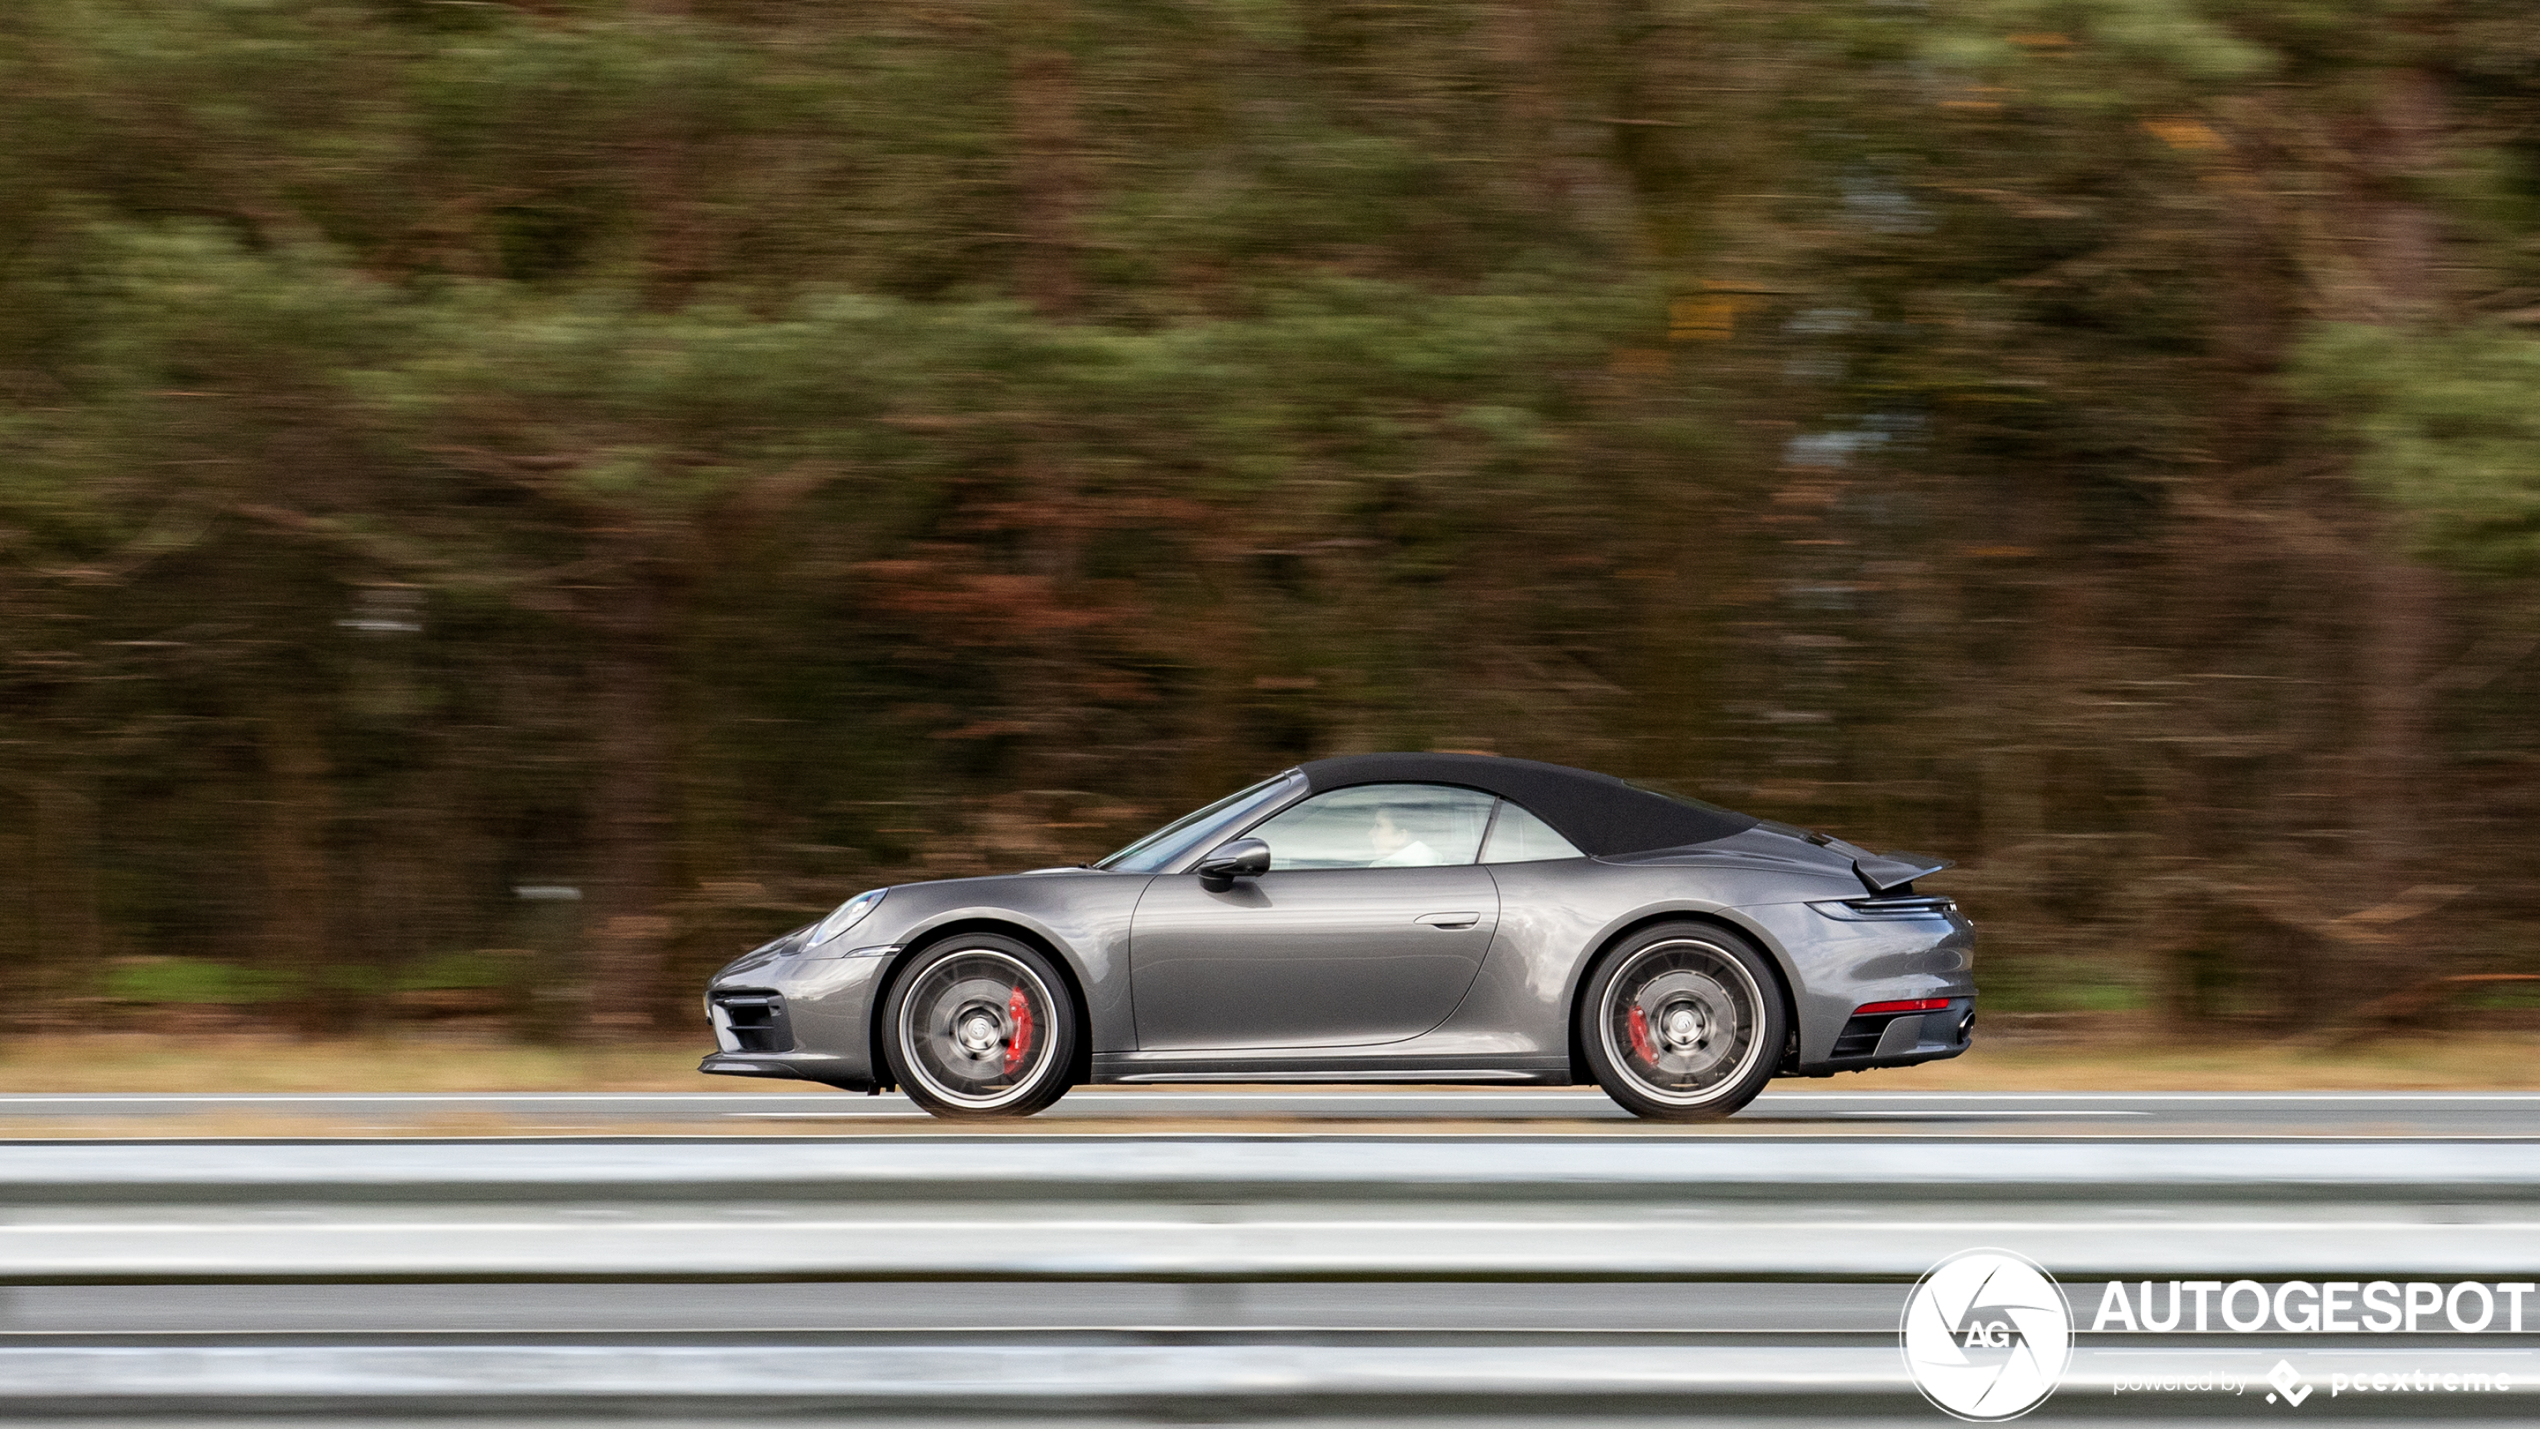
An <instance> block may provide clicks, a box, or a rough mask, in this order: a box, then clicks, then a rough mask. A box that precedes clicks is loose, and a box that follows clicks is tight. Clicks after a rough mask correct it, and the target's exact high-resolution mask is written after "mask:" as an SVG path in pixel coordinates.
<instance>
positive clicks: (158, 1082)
mask: <svg viewBox="0 0 2540 1429" xmlns="http://www.w3.org/2000/svg"><path fill="white" fill-rule="evenodd" d="M2101 1026H2102V1029H2103V1030H2101V1031H2100V1032H2098V1033H2097V1034H2096V1035H2093V1036H2088V1037H2079V1036H2073V1035H2064V1036H2060V1037H2055V1038H2044V1037H2035V1036H2031V1037H2012V1038H1995V1039H1991V1040H1984V1041H1980V1042H1979V1043H1978V1045H1977V1048H1976V1050H1975V1051H1973V1052H1970V1053H1968V1054H1967V1055H1966V1056H1964V1057H1961V1058H1958V1059H1956V1060H1954V1061H1948V1062H1935V1063H1932V1064H1929V1065H1927V1066H1921V1067H1910V1068H1904V1069H1901V1070H1895V1071H1882V1072H1869V1073H1864V1074H1862V1075H1859V1076H1845V1077H1837V1078H1834V1079H1831V1080H1828V1081H1822V1082H1785V1083H1782V1084H1781V1085H1782V1086H1784V1087H1786V1088H1789V1089H1792V1090H1803V1091H1804V1090H1825V1091H1837V1090H1840V1091H1878V1090H1894V1091H1911V1090H1935V1091H1939V1090H1947V1091H2073V1090H2087V1091H2273V1090H2301V1089H2315V1090H2365V1089H2386V1090H2411V1089H2424V1090H2476V1089H2483V1088H2484V1089H2499V1090H2512V1089H2529V1088H2540V1056H2535V1055H2534V1053H2535V1052H2540V1036H2535V1035H2534V1034H2532V1033H2529V1032H2510V1031H2479V1032H2470V1033H2459V1034H2453V1035H2449V1036H2442V1037H2406V1038H2382V1039H2377V1040H2374V1041H2370V1042H2365V1043H2361V1044H2357V1045H2331V1046H2321V1045H2318V1044H2316V1043H2285V1042H2264V1041H2254V1040H2238V1041H2219V1040H2218V1041H2213V1042H2205V1043H2198V1042H2187V1041H2178V1040H2159V1039H2155V1038H2152V1037H2150V1036H2148V1035H2145V1034H2144V1033H2143V1032H2142V1031H2140V1030H2138V1029H2133V1028H2128V1027H2127V1026H2125V1025H2124V1024H2123V1023H2105V1022H2103V1023H2102V1024H2101ZM705 1050H706V1049H705V1047H704V1046H703V1045H702V1043H701V1042H700V1043H677V1044H668V1045H655V1046H631V1047H611V1048H562V1047H523V1046H516V1045H508V1044H500V1043H487V1044H483V1045H470V1044H464V1043H451V1042H448V1041H436V1040H375V1041H322V1042H312V1041H296V1040H292V1039H289V1038H283V1037H266V1036H253V1035H237V1034H230V1035H217V1036H195V1037H182V1038H180V1037H166V1036H140V1035H131V1034H108V1035H96V1036H42V1037H30V1038H22V1039H19V1040H16V1041H13V1042H10V1043H7V1044H5V1045H0V1094H6V1093H29V1092H178V1093H182V1092H504V1091H518V1092H545V1091H556V1092H561V1091H592V1092H599V1091H623V1092H639V1091H640V1092H675V1091H714V1092H741V1093H748V1092H783V1091H794V1092H803V1091H809V1090H812V1088H810V1087H807V1086H805V1085H803V1084H801V1083H794V1082H771V1081H756V1080H752V1079H748V1078H742V1077H708V1076H702V1075H700V1074H699V1073H698V1072H697V1070H696V1065H697V1059H698V1057H699V1056H701V1055H703V1053H704V1052H705Z"/></svg>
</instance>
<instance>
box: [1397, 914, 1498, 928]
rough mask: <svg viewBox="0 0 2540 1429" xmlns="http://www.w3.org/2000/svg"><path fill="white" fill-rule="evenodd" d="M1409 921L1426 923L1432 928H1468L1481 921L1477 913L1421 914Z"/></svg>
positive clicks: (1480, 916)
mask: <svg viewBox="0 0 2540 1429" xmlns="http://www.w3.org/2000/svg"><path fill="white" fill-rule="evenodd" d="M1411 921H1412V922H1414V923H1426V924H1428V925H1429V926H1430V927H1432V928H1470V927H1472V926H1473V925H1474V924H1476V923H1478V922H1480V921H1482V915H1481V914H1479V913H1423V914H1421V915H1420V916H1419V917H1417V918H1414V919H1412V920H1411Z"/></svg>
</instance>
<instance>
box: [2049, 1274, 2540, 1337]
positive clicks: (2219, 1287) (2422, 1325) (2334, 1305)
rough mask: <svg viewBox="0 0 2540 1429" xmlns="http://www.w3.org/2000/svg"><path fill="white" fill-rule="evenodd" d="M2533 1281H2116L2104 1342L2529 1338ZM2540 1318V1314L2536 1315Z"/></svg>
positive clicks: (2094, 1325)
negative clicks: (2195, 1337)
mask: <svg viewBox="0 0 2540 1429" xmlns="http://www.w3.org/2000/svg"><path fill="white" fill-rule="evenodd" d="M2535 1289H2540V1285H2535V1284H2534V1282H2532V1281H2528V1280H2504V1281H2485V1280H2460V1281H2453V1282H2451V1283H2448V1284H2446V1283H2444V1282H2440V1281H2433V1280H2406V1281H2399V1280H2323V1281H2318V1282H2312V1281H2308V1280H2287V1281H2283V1282H2281V1283H2278V1284H2273V1285H2264V1284H2260V1283H2259V1282H2257V1281H2255V1280H2234V1281H2231V1282H2229V1283H2225V1282H2223V1281H2220V1280H2167V1281H2158V1280H2144V1281H2137V1282H2131V1283H2130V1282H2127V1281H2122V1280H2112V1281H2110V1282H2108V1284H2107V1286H2106V1288H2105V1289H2104V1290H2103V1291H2102V1292H2101V1294H2100V1296H2099V1313H2098V1315H2097V1316H2096V1317H2095V1318H2094V1319H2093V1320H2092V1322H2091V1326H2090V1329H2091V1332H2092V1333H2094V1334H2099V1333H2105V1332H2108V1331H2129V1332H2135V1333H2150V1334H2173V1333H2176V1334H2211V1333H2213V1332H2215V1331H2217V1330H2229V1331H2233V1332H2235V1333H2238V1334H2244V1335H2254V1334H2260V1333H2271V1334H2289V1335H2339V1334H2358V1333H2361V1334H2375V1335H2415V1334H2455V1335H2479V1334H2510V1335H2519V1334H2521V1333H2523V1310H2524V1300H2525V1298H2526V1297H2528V1296H2530V1295H2531V1294H2532V1293H2533V1291H2534V1290H2535ZM2533 1311H2534V1313H2535V1315H2540V1304H2535V1305H2534V1306H2533Z"/></svg>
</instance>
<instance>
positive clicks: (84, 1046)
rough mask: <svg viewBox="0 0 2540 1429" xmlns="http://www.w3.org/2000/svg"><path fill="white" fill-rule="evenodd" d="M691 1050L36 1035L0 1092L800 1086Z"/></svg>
mask: <svg viewBox="0 0 2540 1429" xmlns="http://www.w3.org/2000/svg"><path fill="white" fill-rule="evenodd" d="M711 1050H712V1045H711V1043H710V1042H708V1041H707V1040H706V1039H705V1038H703V1037H700V1038H699V1039H698V1040H697V1041H696V1042H694V1043H684V1042H683V1043H676V1044H671V1045H657V1046H633V1047H596V1048H580V1047H524V1046H519V1045H515V1044H509V1043H496V1042H488V1043H482V1044H478V1043H468V1042H451V1041H447V1040H438V1039H435V1040H422V1039H415V1040H390V1039H376V1040H358V1041H356V1040H343V1041H302V1040H296V1039H293V1038H289V1037H280V1036H260V1035H252V1034H217V1035H200V1036H188V1037H172V1036H149V1035H141V1034H129V1033H109V1034H102V1035H95V1036H52V1035H47V1036H37V1037H26V1038H19V1039H15V1040H13V1041H10V1042H7V1043H5V1044H0V1094H7V1093H27V1092H707V1091H713V1092H747V1091H753V1090H763V1091H782V1090H784V1089H785V1088H786V1087H788V1086H793V1088H794V1089H795V1090H797V1091H799V1090H802V1089H803V1088H802V1087H801V1086H800V1085H799V1084H793V1083H785V1082H766V1081H756V1080H753V1079H750V1078H746V1077H708V1076H704V1075H701V1074H700V1073H699V1072H698V1071H697V1059H698V1058H700V1057H702V1056H704V1055H705V1054H706V1053H707V1052H709V1051H711Z"/></svg>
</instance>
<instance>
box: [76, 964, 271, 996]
mask: <svg viewBox="0 0 2540 1429" xmlns="http://www.w3.org/2000/svg"><path fill="white" fill-rule="evenodd" d="M296 981H297V979H295V978H291V977H287V976H284V975H281V974H277V973H270V972H260V971H258V970H256V969H254V968H242V967H236V966H233V965H231V964H228V963H221V962H214V961H212V960H210V959H208V958H137V959H133V960H131V961H128V962H124V963H120V964H118V965H116V966H113V967H110V968H108V969H106V973H105V977H104V979H103V980H102V984H101V987H100V991H101V992H103V993H104V994H105V996H106V997H108V998H109V999H111V1000H113V1001H116V1002H140V1003H151V1004H157V1005H182V1006H193V1007H204V1006H210V1007H244V1006H250V1005H253V1004H257V1003H267V1002H278V1001H280V1000H282V999H283V998H286V997H289V996H291V994H292V991H293V987H294V984H295V983H296Z"/></svg>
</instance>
